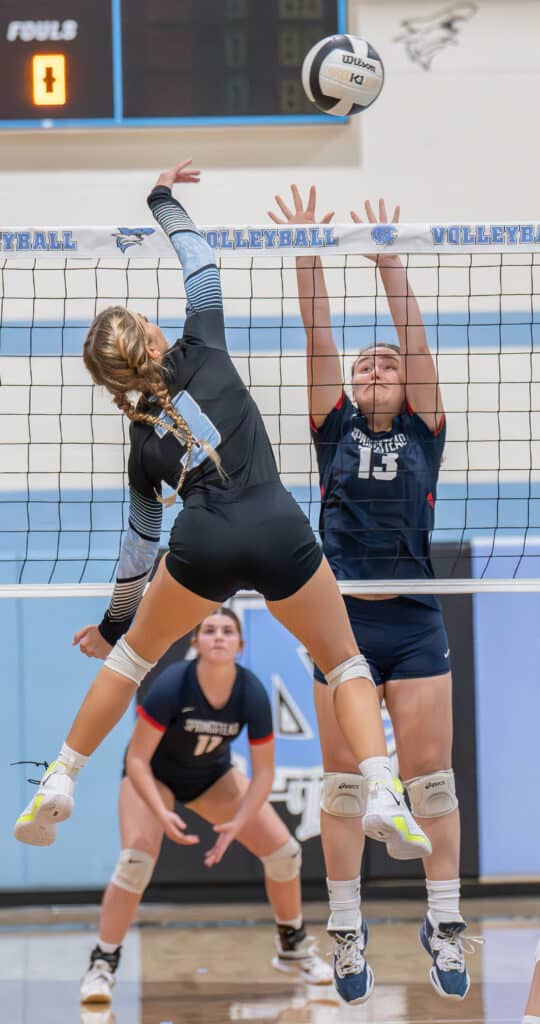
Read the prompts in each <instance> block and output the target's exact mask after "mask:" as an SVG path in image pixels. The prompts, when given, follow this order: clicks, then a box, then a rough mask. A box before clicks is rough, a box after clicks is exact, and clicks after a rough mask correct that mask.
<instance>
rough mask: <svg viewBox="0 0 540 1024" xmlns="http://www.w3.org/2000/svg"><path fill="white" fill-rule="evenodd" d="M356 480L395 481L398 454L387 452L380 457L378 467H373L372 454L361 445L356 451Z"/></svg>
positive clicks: (370, 450)
mask: <svg viewBox="0 0 540 1024" xmlns="http://www.w3.org/2000/svg"><path fill="white" fill-rule="evenodd" d="M358 456H359V459H358V479H359V480H369V477H370V476H371V477H372V478H373V479H374V480H395V478H396V476H397V471H398V457H399V456H398V453H397V452H388V453H387V454H386V455H381V462H380V465H378V466H377V465H374V461H375V460H374V454H373V451H372V449H371V448H367V447H364V446H363V445H362V446H360V447H359V449H358Z"/></svg>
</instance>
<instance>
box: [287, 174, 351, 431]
mask: <svg viewBox="0 0 540 1024" xmlns="http://www.w3.org/2000/svg"><path fill="white" fill-rule="evenodd" d="M291 192H292V197H293V203H294V213H293V212H292V211H291V210H290V209H289V208H288V206H287V205H286V203H285V202H284V201H283V199H282V198H281V196H276V197H275V200H276V203H277V205H278V206H279V208H280V210H281V213H282V214H283V218H284V219H283V218H282V217H278V216H277V215H276V214H275V213H274V212H272V211H269V216H270V218H271V219H272V220H273V221H274V223H276V224H284V223H289V224H313V223H315V221H316V217H315V204H316V200H317V193H316V190H315V187H314V186H313V185H312V186H311V188H310V190H309V196H308V201H307V203H305V204H304V203H303V202H302V198H301V196H300V192H299V190H298V187H297V186H296V185H291ZM332 217H333V213H327V214H326V215H325V216H324V217H323V218H322V220H321V224H328V222H329V221H330V220H331V219H332ZM296 280H297V285H298V299H299V302H300V314H301V316H302V322H303V324H304V330H305V332H306V360H307V383H308V404H309V414H310V416H311V419H312V421H313V423H314V425H315V426H316V427H320V426H321V424H322V423H324V421H325V419H326V417H327V416H328V414H329V413H330V412H331V411H332V409H333V408H334V406H335V405H337V403H338V402H339V400H340V398H341V395H342V393H343V373H342V370H341V361H340V358H339V353H338V350H337V346H336V343H335V341H334V336H333V334H332V322H331V316H330V302H329V299H328V291H327V288H326V281H325V277H324V270H323V267H322V263H321V260H320V258H319V257H318V256H300V257H298V258H297V260H296Z"/></svg>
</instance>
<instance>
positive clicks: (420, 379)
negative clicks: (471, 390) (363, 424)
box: [351, 199, 444, 433]
mask: <svg viewBox="0 0 540 1024" xmlns="http://www.w3.org/2000/svg"><path fill="white" fill-rule="evenodd" d="M364 209H365V211H366V215H367V219H368V221H369V222H370V223H371V224H376V223H386V222H387V220H388V217H387V212H386V206H385V203H384V200H383V199H380V200H379V217H378V218H377V217H376V216H375V213H374V211H373V207H372V206H371V203H370V202H369V201H366V202H365V204H364ZM351 217H352V219H353V220H354V221H355V223H357V224H359V223H361V218H360V217H359V216H358V214H357V213H355V212H354V210H353V211H351ZM398 220H399V206H396V208H395V210H394V214H393V217H392V223H394V224H395V223H397V221H398ZM376 261H377V269H378V271H379V273H380V275H381V281H382V284H383V287H384V290H385V292H386V298H387V300H388V308H389V310H390V315H391V317H392V320H393V323H394V327H395V329H396V333H397V336H398V338H399V347H400V350H401V355H402V356H403V359H404V361H405V391H406V397H407V403H408V405H409V406H411V408H412V409H413V410H414V412H415V413H416V414H417V415H418V416H420V418H421V419H422V420H423V421H424V423H425V424H426V426H427V427H428V428H429V430H431V431H432V433H437V431H438V430H439V429H440V426H441V421H442V419H443V416H444V407H443V401H442V396H441V392H440V388H439V379H438V375H437V368H436V366H435V361H434V359H433V356H432V354H431V352H430V349H429V346H428V343H427V338H426V330H425V327H424V322H423V320H422V314H421V312H420V307H419V305H418V302H417V299H416V296H415V294H414V292H413V290H412V287H411V284H410V281H409V278H408V275H407V271H406V269H405V267H404V266H403V263H402V262H401V259H400V257H399V256H397V255H393V254H392V255H384V256H377V257H376Z"/></svg>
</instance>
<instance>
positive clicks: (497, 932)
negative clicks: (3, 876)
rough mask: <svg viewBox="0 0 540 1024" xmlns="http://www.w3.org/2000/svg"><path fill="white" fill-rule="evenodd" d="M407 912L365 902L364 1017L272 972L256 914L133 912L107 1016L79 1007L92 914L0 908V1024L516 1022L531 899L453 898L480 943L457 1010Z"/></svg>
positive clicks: (526, 976)
mask: <svg viewBox="0 0 540 1024" xmlns="http://www.w3.org/2000/svg"><path fill="white" fill-rule="evenodd" d="M305 909H306V919H307V921H308V923H309V928H308V930H309V932H310V934H313V935H314V936H315V937H316V939H317V940H318V943H319V951H320V952H321V953H323V954H324V953H326V952H327V951H328V950H329V941H328V938H327V937H326V935H325V931H324V921H325V915H326V907H325V906H324V905H323V904H319V903H316V904H314V903H312V904H307V906H306V908H305ZM423 909H424V905H423V903H422V902H420V901H414V902H412V901H411V902H403V901H384V902H381V901H371V902H370V901H367V900H366V901H365V902H364V913H365V917H366V919H367V920H368V922H369V925H370V939H369V961H370V963H371V966H372V967H373V970H374V973H375V991H374V993H373V995H372V996H371V998H370V1000H369V1001H368V1002H367V1003H366V1004H364V1005H363V1006H357V1007H347V1006H344V1005H343V1004H340V1003H338V1002H337V1001H336V1000H337V997H334V996H333V989H332V987H331V986H325V987H318V988H316V987H310V988H308V987H307V986H305V985H303V984H302V983H299V982H297V981H295V980H294V979H291V978H289V977H288V976H286V975H283V974H280V973H278V972H276V971H274V970H273V969H272V967H271V965H270V961H271V959H272V955H273V936H274V933H273V927H272V924H271V919H270V914H269V911H268V907H267V906H266V905H259V904H256V905H242V906H232V905H227V906H223V905H220V906H211V905H206V906H198V907H171V906H167V907H163V906H146V907H143V908H142V911H141V916H140V922H141V927H138V928H134V929H132V930H131V932H130V933H129V936H128V938H127V940H126V943H125V945H124V952H123V959H122V964H121V967H120V969H119V973H118V983H117V986H116V989H115V992H114V1000H113V1006H112V1008H111V1009H109V1008H103V1007H96V1008H95V1009H92V1008H90V1007H85V1008H81V1007H80V1006H79V996H78V983H79V979H80V976H81V975H82V974H83V973H84V971H85V969H86V966H87V961H88V954H89V952H90V949H91V948H92V945H93V942H94V939H95V934H96V923H97V910H96V908H87V907H83V908H76V907H75V908H74V907H70V908H46V909H45V908H30V909H25V910H19V911H17V910H3V911H0V1021H1V1022H2V1024H162V1022H171V1024H195V1022H197V1024H224V1022H225V1021H227V1022H228V1021H262V1022H272V1021H283V1022H287V1021H290V1022H297V1024H349V1022H350V1024H352V1022H353V1021H354V1022H355V1024H363V1022H366V1024H367V1022H369V1024H383V1022H384V1024H428V1022H429V1024H450V1022H454V1021H461V1022H462V1024H518V1022H520V1021H521V1016H522V1013H523V1008H524V1004H525V1000H526V995H527V990H528V984H529V980H530V977H531V972H532V960H533V952H534V949H535V946H536V942H537V939H538V935H539V934H540V898H534V899H533V898H531V899H524V898H523V899H498V900H487V899H484V900H469V901H464V914H465V916H466V918H467V920H468V921H469V933H470V934H471V935H478V936H481V937H482V938H483V939H484V940H485V942H484V945H483V946H482V947H480V948H479V950H478V952H476V953H475V954H474V955H472V956H470V957H468V963H469V968H470V974H471V978H472V985H471V990H470V993H469V995H468V997H467V999H466V1000H465V1001H464V1002H459V1003H456V1002H454V1001H453V1000H444V999H441V998H440V997H439V996H437V994H436V993H435V992H434V990H433V989H432V987H431V985H430V983H429V981H428V968H429V963H430V961H429V959H428V957H427V956H426V954H425V953H424V952H423V950H422V949H421V947H420V945H419V942H418V937H417V936H418V925H419V923H420V918H421V915H422V913H423Z"/></svg>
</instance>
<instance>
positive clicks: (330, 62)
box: [302, 35, 384, 117]
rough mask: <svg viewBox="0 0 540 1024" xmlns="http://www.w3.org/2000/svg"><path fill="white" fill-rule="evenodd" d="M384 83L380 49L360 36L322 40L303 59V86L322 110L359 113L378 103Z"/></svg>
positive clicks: (338, 115) (336, 112) (341, 114)
mask: <svg viewBox="0 0 540 1024" xmlns="http://www.w3.org/2000/svg"><path fill="white" fill-rule="evenodd" d="M383 83H384V67H383V62H382V60H381V58H380V57H379V54H378V53H377V51H376V50H375V49H374V48H373V46H371V44H370V43H368V42H367V40H366V39H359V38H358V37H357V36H349V35H342V36H327V38H326V39H320V40H319V42H318V43H315V46H312V48H311V50H310V51H309V53H308V54H306V57H305V59H304V63H303V65H302V85H303V86H304V90H305V92H306V95H307V96H308V98H309V99H310V100H311V102H312V103H314V104H315V106H316V107H318V108H319V110H322V111H324V113H325V114H334V115H335V116H336V117H348V116H349V115H350V114H359V113H360V111H362V110H366V109H367V107H370V106H371V104H372V103H374V102H375V100H376V99H377V96H378V95H379V93H380V91H381V89H382V87H383Z"/></svg>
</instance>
